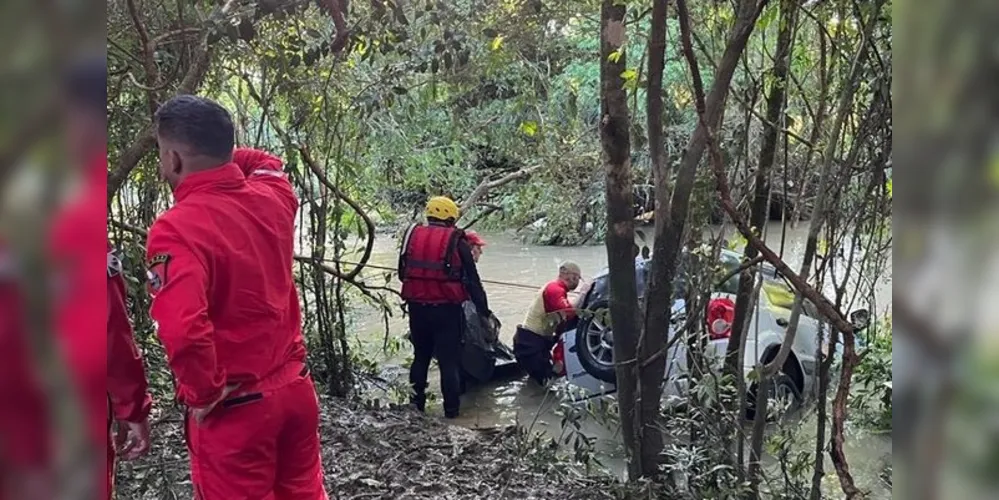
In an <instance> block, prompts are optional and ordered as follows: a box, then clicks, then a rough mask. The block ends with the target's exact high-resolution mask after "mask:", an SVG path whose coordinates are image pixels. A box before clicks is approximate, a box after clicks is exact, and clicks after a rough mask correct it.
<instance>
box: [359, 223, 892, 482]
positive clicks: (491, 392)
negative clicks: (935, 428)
mask: <svg viewBox="0 0 999 500" xmlns="http://www.w3.org/2000/svg"><path fill="white" fill-rule="evenodd" d="M643 231H644V232H645V233H646V234H647V235H648V236H649V238H651V235H652V228H651V227H649V228H645V229H644V230H643ZM711 231H712V232H713V233H715V234H718V233H721V234H722V235H726V234H730V232H729V230H728V229H726V228H722V227H716V228H713V229H712V230H711ZM483 236H484V238H485V239H486V240H487V243H488V246H487V247H486V249H485V252H484V254H483V256H482V258H481V259H480V261H479V265H478V269H479V273H480V275H481V277H482V278H483V280H489V281H493V282H503V283H509V284H520V285H527V286H526V287H518V286H511V285H504V284H499V283H491V282H487V283H485V289H486V292H487V294H488V297H489V305H490V308H491V309H492V310H493V311H494V313H495V314H496V316H497V317H498V318H499V319H500V320H501V321H502V323H503V325H504V326H503V330H502V333H501V335H500V337H501V339H503V340H504V341H506V342H507V344H508V345H512V336H513V331H514V328H515V327H516V325H517V324H518V323H520V322H521V321H522V319H523V315H524V311H525V310H526V308H527V307H528V306H529V305H530V303H531V301H532V300H533V299H534V297H535V294H536V293H537V291H536V289H539V288H540V287H541V286H543V285H544V284H545V283H547V282H548V281H550V280H552V279H554V278H555V277H556V274H557V267H558V264H559V263H560V262H561V261H563V260H573V261H575V262H576V263H578V264H579V265H580V267H581V268H582V270H583V275H584V279H585V278H586V277H589V276H592V275H593V274H594V273H597V272H599V271H600V270H602V269H604V268H605V267H606V265H607V254H606V249H605V248H604V247H603V246H585V247H547V246H536V245H530V244H525V243H523V242H522V241H521V240H520V239H519V238H517V237H516V236H513V235H511V234H505V233H500V234H484V235H483ZM806 236H807V223H802V224H800V225H799V226H798V227H796V228H788V229H787V230H786V232H784V231H782V226H781V224H779V223H772V224H771V225H769V226H768V227H767V231H766V240H767V242H768V244H769V245H771V248H774V249H775V250H777V249H780V248H783V252H784V253H783V254H784V256H785V259H786V261H787V262H788V263H789V264H790V265H791V266H792V268H795V269H797V268H798V266H800V261H801V257H802V254H803V253H804V246H805V239H806ZM782 242H783V244H782ZM649 244H650V245H651V241H650V242H649ZM397 258H398V241H397V240H396V239H395V238H394V237H392V236H391V235H379V236H378V238H376V243H375V248H374V252H373V255H372V258H371V261H370V263H371V264H375V265H380V266H386V267H394V266H395V265H396V263H397ZM839 267H841V268H842V267H845V266H843V265H841V266H839ZM890 272H891V262H890V260H889V262H888V265H887V275H886V276H885V277H883V279H882V280H881V281H880V282H879V284H878V287H877V289H876V293H874V294H873V297H869V298H865V299H864V300H863V301H858V302H857V305H855V306H854V307H853V309H856V308H861V307H865V308H870V309H872V310H873V311H876V312H875V315H881V314H884V313H885V312H886V311H889V310H890V307H891V276H890ZM369 279H371V278H369ZM379 281H381V280H379ZM390 284H391V285H392V286H394V287H398V281H397V280H396V279H395V278H394V277H393V280H392V281H391V282H390ZM856 286H857V283H856V281H854V282H852V283H851V284H850V286H849V288H851V289H856ZM862 288H863V287H862ZM831 292H832V288H831V287H830V288H829V289H828V290H827V293H829V294H831ZM352 321H353V324H352V326H353V329H354V331H355V332H357V335H358V340H359V341H360V343H361V345H363V346H364V349H365V350H366V351H367V352H368V354H369V355H371V356H374V357H375V358H376V359H378V361H380V362H382V363H385V364H387V365H396V366H398V365H401V364H403V363H404V362H405V360H406V359H407V357H408V356H409V355H410V352H409V349H408V343H406V342H403V344H402V349H401V350H400V352H397V353H393V354H390V355H385V354H383V353H381V352H380V351H381V349H380V348H381V346H382V345H383V340H384V338H385V335H386V330H385V328H386V325H385V321H384V318H383V315H382V313H381V312H380V311H379V310H378V309H376V308H374V307H370V306H357V305H356V304H355V311H354V314H353V315H352ZM406 331H407V325H406V322H405V320H404V319H403V318H402V316H401V314H400V313H399V312H398V310H396V312H395V315H394V317H392V318H390V319H389V321H388V335H389V336H391V337H396V338H401V337H402V336H404V335H405V333H406ZM394 375H395V376H397V377H404V376H405V371H404V370H402V369H397V370H395V372H394ZM432 377H436V373H435V370H432ZM430 384H431V385H430V389H431V391H434V390H435V389H437V379H436V378H432V380H431V381H430ZM558 407H559V402H558V401H557V398H556V397H554V396H553V395H552V393H551V392H549V391H546V390H544V389H542V388H540V387H538V386H537V385H536V384H534V383H530V382H528V381H527V380H525V379H514V380H504V381H498V382H495V383H493V384H489V385H485V386H479V387H474V388H472V389H470V390H469V392H468V393H467V394H466V395H465V396H464V397H463V399H462V408H461V415H462V416H461V418H459V419H458V421H457V423H458V425H463V426H466V427H470V428H483V427H494V426H506V425H511V424H520V425H523V426H525V427H529V428H532V429H533V430H535V431H541V432H544V433H546V434H548V435H551V436H553V437H558V436H559V435H560V434H561V432H562V429H561V420H562V418H561V416H560V415H559V412H558ZM430 411H431V412H436V413H440V411H441V410H440V408H439V403H438V404H437V405H436V406H435V407H434V408H433V409H431V410H430ZM813 414H814V412H813V411H812V412H807V413H806V415H805V416H804V417H803V418H804V423H803V425H802V429H803V431H802V432H805V433H811V434H812V435H814V422H813V421H814V415H813ZM582 431H583V432H584V433H585V434H586V435H588V436H591V437H595V438H596V439H597V443H596V448H597V451H598V454H599V456H600V458H601V460H602V462H603V463H604V464H605V465H606V466H607V467H608V469H610V470H611V471H612V472H615V473H619V474H623V471H624V464H623V460H622V458H621V457H622V452H621V445H620V444H619V443H620V436H619V435H618V430H617V429H615V428H609V427H606V426H604V425H601V424H600V423H598V422H596V421H595V420H593V419H591V420H587V421H586V422H584V424H583V429H582ZM848 433H851V434H852V435H851V436H850V437H849V438H848V447H847V454H848V456H849V458H850V464H851V468H852V469H853V470H854V471H855V473H857V474H858V476H859V477H858V482H859V483H860V484H859V485H860V486H861V487H863V488H866V489H870V490H872V491H873V492H874V493H875V496H876V497H883V498H890V497H891V493H890V490H888V489H887V488H885V487H884V485H883V484H882V483H881V481H880V480H879V478H878V473H879V472H880V470H881V468H882V467H883V463H882V462H883V461H884V460H888V461H889V463H890V454H891V437H890V436H887V437H884V436H870V435H866V434H864V433H863V432H862V431H859V430H856V429H850V430H848ZM812 439H814V438H812ZM803 442H804V443H805V444H804V447H805V448H804V449H809V448H811V447H812V446H814V445H812V444H810V443H812V442H813V441H811V440H808V439H803ZM886 456H887V459H886ZM827 462H828V459H827ZM826 470H827V471H832V467H831V464H829V465H827V467H826ZM827 479H832V478H827ZM829 486H830V487H831V488H833V489H835V487H836V485H835V484H833V482H830V485H829Z"/></svg>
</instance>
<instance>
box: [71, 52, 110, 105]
mask: <svg viewBox="0 0 999 500" xmlns="http://www.w3.org/2000/svg"><path fill="white" fill-rule="evenodd" d="M62 92H63V95H65V97H66V99H67V101H68V102H69V104H70V105H72V106H79V107H80V108H83V109H87V110H90V111H95V112H100V113H102V114H104V115H105V116H106V115H107V102H108V62H107V59H106V58H105V57H104V56H103V55H101V56H100V57H98V56H88V57H85V58H82V59H78V60H76V61H74V62H73V63H71V64H70V65H69V66H68V67H66V69H65V71H64V72H63V78H62Z"/></svg>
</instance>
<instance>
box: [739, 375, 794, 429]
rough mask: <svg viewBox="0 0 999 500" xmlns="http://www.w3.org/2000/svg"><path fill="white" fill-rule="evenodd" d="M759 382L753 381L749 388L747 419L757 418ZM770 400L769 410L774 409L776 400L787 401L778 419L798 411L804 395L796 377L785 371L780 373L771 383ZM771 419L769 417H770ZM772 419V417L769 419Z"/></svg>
mask: <svg viewBox="0 0 999 500" xmlns="http://www.w3.org/2000/svg"><path fill="white" fill-rule="evenodd" d="M758 387H759V384H757V383H753V385H752V386H751V387H750V388H749V391H748V394H747V395H746V404H747V406H746V419H747V420H755V419H756V408H757V406H756V402H757V399H758V398H759V395H758V394H757V393H758V392H759V389H758ZM769 399H770V401H769V402H768V404H767V408H768V409H767V411H768V412H770V411H772V408H773V404H774V402H775V401H785V402H786V403H785V404H786V407H785V408H784V410H783V411H782V412H781V413H780V414H778V416H777V419H778V420H779V419H783V418H784V417H785V416H787V415H791V414H793V413H794V412H796V411H798V409H799V408H801V405H802V404H803V401H804V400H803V397H802V395H801V389H800V388H798V385H797V384H795V383H794V379H792V378H791V377H790V376H788V375H787V374H786V373H784V372H780V373H778V374H777V375H776V376H775V377H774V379H773V381H772V382H771V384H770V398H769ZM768 419H769V418H768ZM769 420H772V419H769Z"/></svg>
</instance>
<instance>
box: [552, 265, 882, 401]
mask: <svg viewBox="0 0 999 500" xmlns="http://www.w3.org/2000/svg"><path fill="white" fill-rule="evenodd" d="M741 258H742V255H741V254H739V253H736V252H733V251H729V250H723V251H722V252H721V255H720V260H721V265H722V268H723V269H724V270H725V272H726V273H728V272H730V271H735V270H736V269H737V268H738V267H739V265H740V263H741ZM650 262H651V261H649V260H643V259H638V260H636V262H635V272H636V275H637V278H638V280H637V282H638V292H639V301H641V299H642V298H643V297H644V294H645V283H646V277H647V274H648V271H649V267H650ZM681 268H682V266H681ZM759 271H760V272H759V273H757V275H758V276H760V279H762V280H763V281H764V282H763V285H762V287H761V292H760V294H759V311H758V313H757V314H753V315H752V318H751V321H752V323H751V324H750V325H749V330H748V337H747V339H746V349H745V355H744V357H743V363H742V365H743V371H744V372H745V373H746V375H747V376H748V375H749V373H750V372H752V371H753V370H754V369H755V367H756V365H757V363H758V362H760V361H762V362H769V361H770V360H772V359H773V358H774V357H775V356H776V355H777V351H778V350H780V345H781V343H782V342H783V340H784V334H785V331H786V328H787V326H788V320H789V319H790V316H791V302H792V301H793V299H794V293H793V292H792V290H791V288H790V286H789V285H788V284H787V283H785V282H784V280H783V278H782V277H781V276H780V275H779V274H778V273H777V272H776V269H774V268H773V267H772V266H770V265H768V264H764V265H762V266H760V267H759ZM680 274H681V275H682V274H683V273H682V271H681V273H680ZM682 281H683V279H679V280H677V282H678V283H681V282H682ZM738 283H739V277H738V275H734V276H732V278H731V279H729V280H728V281H726V282H725V283H723V284H722V285H721V286H719V287H718V288H717V289H715V290H714V291H713V292H714V293H712V296H711V304H709V307H708V310H709V317H708V318H707V320H708V321H707V323H708V325H710V328H709V329H710V332H709V336H710V339H709V341H708V345H707V353H706V354H707V355H708V357H709V358H710V359H712V360H713V363H712V369H714V370H717V371H718V372H720V371H721V368H722V366H723V364H724V356H725V351H726V349H727V348H728V340H729V335H730V333H731V321H732V316H731V312H732V308H734V302H735V297H736V291H737V287H738ZM609 293H610V287H609V283H608V279H607V271H606V270H605V271H603V272H602V273H601V274H599V275H597V276H596V277H595V278H594V280H593V283H592V286H591V287H590V288H589V290H587V291H585V293H584V294H583V295H582V296H581V297H580V298H579V302H578V304H577V307H578V308H579V309H582V310H585V311H587V313H585V314H583V315H582V316H583V317H582V318H581V319H580V321H579V325H578V327H577V328H576V329H575V330H573V331H569V332H567V333H565V334H563V335H562V337H561V338H560V339H559V341H558V343H557V345H556V346H555V349H554V351H553V359H554V361H555V362H556V363H555V365H556V369H558V368H559V367H561V368H562V369H561V373H560V375H564V376H565V379H566V383H567V384H569V386H570V387H569V389H570V391H569V393H570V394H575V396H574V397H575V398H576V399H577V400H585V399H589V398H593V397H597V396H601V395H606V394H611V393H613V392H615V390H616V388H615V385H614V382H615V373H614V356H613V352H614V335H613V330H612V329H611V328H610V327H609V326H608V325H607V323H608V321H607V318H608V317H609V316H608V315H607V314H606V311H607V307H608V298H609ZM677 295H680V294H678V293H676V292H674V296H677ZM685 309H686V308H685V303H684V301H683V300H682V299H679V300H676V301H675V302H674V304H673V314H672V315H671V318H672V319H671V321H672V323H671V325H670V336H669V338H668V339H667V342H669V340H671V339H672V337H673V336H674V335H675V334H676V331H677V327H678V326H682V325H683V323H684V321H685V318H684V317H685ZM808 310H811V307H806V314H803V315H802V316H801V322H800V324H799V326H798V333H797V335H796V336H795V340H794V345H793V346H792V347H791V354H790V355H789V356H788V358H787V361H786V362H785V363H784V366H783V367H782V368H781V371H780V374H779V375H778V376H777V377H776V378H775V380H774V382H775V383H774V384H773V386H772V387H773V389H772V392H771V397H773V398H776V399H779V400H782V401H783V402H784V404H788V405H793V406H797V405H800V404H801V402H802V400H803V395H811V394H813V393H814V391H815V387H816V380H817V375H818V359H817V357H816V354H817V350H818V342H819V324H820V322H819V320H817V319H816V318H815V317H814V316H812V315H809V314H807V311H808ZM858 313H860V312H859V311H858ZM857 316H858V317H859V316H860V314H857ZM868 316H869V315H868ZM826 332H827V335H828V329H826ZM827 338H828V337H827ZM666 366H667V368H666V374H665V380H666V384H665V386H664V396H665V400H666V402H667V403H669V402H670V400H671V399H675V398H682V397H684V395H685V392H686V387H687V381H688V380H687V373H688V372H687V345H686V344H685V342H684V340H683V339H680V340H679V341H677V342H674V343H673V346H672V347H671V348H670V349H669V351H668V354H667V365H666ZM755 389H756V388H755V384H751V386H750V389H749V391H750V395H751V397H750V401H751V402H753V401H755V397H754V396H752V395H753V394H755ZM753 406H754V405H753ZM750 416H751V415H750Z"/></svg>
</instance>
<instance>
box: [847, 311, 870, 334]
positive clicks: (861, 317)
mask: <svg viewBox="0 0 999 500" xmlns="http://www.w3.org/2000/svg"><path fill="white" fill-rule="evenodd" d="M850 323H852V324H853V329H854V331H857V332H859V331H861V330H866V329H867V327H869V326H871V311H868V310H867V309H858V310H856V311H853V312H852V313H850Z"/></svg>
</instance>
